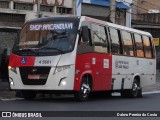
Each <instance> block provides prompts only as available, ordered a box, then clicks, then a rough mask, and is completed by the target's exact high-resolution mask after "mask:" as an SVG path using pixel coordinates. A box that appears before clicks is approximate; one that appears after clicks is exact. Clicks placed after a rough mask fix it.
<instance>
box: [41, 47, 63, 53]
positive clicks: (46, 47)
mask: <svg viewBox="0 0 160 120" xmlns="http://www.w3.org/2000/svg"><path fill="white" fill-rule="evenodd" d="M41 49H50V50H58V51H60V52H61V53H62V54H64V51H63V50H61V49H58V48H52V47H41V48H40V49H39V50H41Z"/></svg>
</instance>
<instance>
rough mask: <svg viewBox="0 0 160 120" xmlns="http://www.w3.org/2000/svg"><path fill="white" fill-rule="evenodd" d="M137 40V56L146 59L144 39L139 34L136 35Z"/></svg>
mask: <svg viewBox="0 0 160 120" xmlns="http://www.w3.org/2000/svg"><path fill="white" fill-rule="evenodd" d="M134 38H135V45H136V55H137V57H144V51H143V42H142V37H141V35H139V34H136V33H135V34H134Z"/></svg>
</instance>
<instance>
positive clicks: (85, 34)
mask: <svg viewBox="0 0 160 120" xmlns="http://www.w3.org/2000/svg"><path fill="white" fill-rule="evenodd" d="M81 35H82V39H83V42H89V31H88V26H82V31H81Z"/></svg>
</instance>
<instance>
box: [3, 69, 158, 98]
mask: <svg viewBox="0 0 160 120" xmlns="http://www.w3.org/2000/svg"><path fill="white" fill-rule="evenodd" d="M156 77H157V79H156V84H154V85H151V86H147V87H144V88H143V92H152V91H158V90H160V72H159V70H157V76H156ZM15 94H16V93H15V92H14V91H10V87H9V83H8V82H2V80H1V79H0V100H1V99H10V98H16V96H15Z"/></svg>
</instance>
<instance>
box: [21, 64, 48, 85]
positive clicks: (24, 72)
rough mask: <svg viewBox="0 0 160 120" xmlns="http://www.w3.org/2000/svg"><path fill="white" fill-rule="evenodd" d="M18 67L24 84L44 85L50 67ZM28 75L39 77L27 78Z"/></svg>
mask: <svg viewBox="0 0 160 120" xmlns="http://www.w3.org/2000/svg"><path fill="white" fill-rule="evenodd" d="M19 69H20V75H21V79H22V82H23V84H24V85H45V84H46V81H47V78H48V75H49V72H50V69H51V67H20V68H19ZM28 76H40V78H38V79H36V78H29V77H28Z"/></svg>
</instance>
